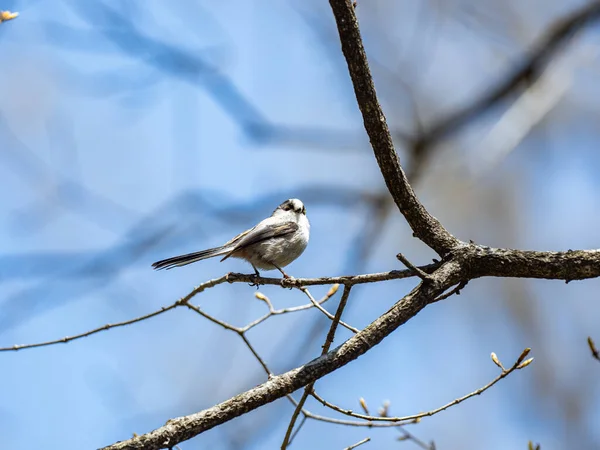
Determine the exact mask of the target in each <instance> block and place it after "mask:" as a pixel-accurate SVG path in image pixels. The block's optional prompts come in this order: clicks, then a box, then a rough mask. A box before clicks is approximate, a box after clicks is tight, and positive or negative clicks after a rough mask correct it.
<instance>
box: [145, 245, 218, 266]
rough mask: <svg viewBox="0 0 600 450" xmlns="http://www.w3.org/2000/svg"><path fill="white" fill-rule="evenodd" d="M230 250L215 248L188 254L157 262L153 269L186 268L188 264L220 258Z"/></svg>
mask: <svg viewBox="0 0 600 450" xmlns="http://www.w3.org/2000/svg"><path fill="white" fill-rule="evenodd" d="M228 251H229V249H228V248H225V247H215V248H209V249H208V250H202V251H200V252H194V253H188V254H186V255H179V256H173V257H172V258H167V259H163V260H160V261H156V262H155V263H154V264H152V267H153V268H154V269H156V270H160V269H172V268H173V267H180V266H186V265H188V264H191V263H194V262H196V261H200V260H202V259H207V258H212V257H213V256H219V255H223V254H225V253H227V252H228Z"/></svg>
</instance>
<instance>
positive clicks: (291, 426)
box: [281, 286, 358, 450]
mask: <svg viewBox="0 0 600 450" xmlns="http://www.w3.org/2000/svg"><path fill="white" fill-rule="evenodd" d="M351 289H352V286H346V287H345V288H344V292H343V293H342V298H341V300H340V303H339V305H338V307H337V311H336V312H335V317H333V320H332V322H331V326H330V327H329V332H328V333H327V337H326V338H325V344H323V350H322V352H321V356H323V355H325V354H326V353H327V352H328V351H329V349H330V348H331V344H333V339H334V338H335V331H336V330H337V327H338V324H341V323H342V320H341V319H342V312H343V311H344V308H345V307H346V303H347V302H348V297H349V296H350V290H351ZM307 293H308V291H307ZM308 295H310V294H308ZM357 332H358V330H357ZM314 385H315V383H314V382H312V383H311V384H309V385H308V386H306V387H305V388H304V393H303V394H302V398H300V401H299V402H298V405H296V409H295V410H294V413H293V414H292V418H291V419H290V424H289V426H288V428H287V431H286V433H285V437H284V438H283V444H282V445H281V449H282V450H285V449H286V448H287V446H288V445H289V443H290V439H291V438H290V436H291V435H292V431H293V430H294V424H295V423H296V420H297V419H298V415H299V414H300V411H302V408H303V407H304V403H305V402H306V399H307V398H308V396H309V395H310V394H311V392H312V390H313V387H314Z"/></svg>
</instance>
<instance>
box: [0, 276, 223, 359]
mask: <svg viewBox="0 0 600 450" xmlns="http://www.w3.org/2000/svg"><path fill="white" fill-rule="evenodd" d="M225 281H227V278H226V276H223V277H220V278H215V279H214V280H209V281H207V282H205V283H202V284H201V285H199V286H197V287H195V288H194V289H193V290H192V291H191V292H190V293H189V294H187V295H186V296H184V297H182V298H180V299H179V300H177V301H176V302H175V303H173V304H171V305H169V306H163V307H162V308H161V309H159V310H157V311H154V312H151V313H149V314H145V315H143V316H139V317H136V318H134V319H130V320H125V321H123V322H117V323H113V324H110V323H109V324H106V325H103V326H101V327H98V328H95V329H93V330H89V331H86V332H85V333H81V334H76V335H74V336H65V337H63V338H61V339H55V340H52V341H46V342H37V343H34V344H22V345H13V346H11V347H0V352H7V351H15V350H23V349H27V348H36V347H45V346H48V345H55V344H65V343H67V342H71V341H75V340H77V339H81V338H84V337H87V336H91V335H92V334H96V333H100V332H101V331H106V330H110V329H112V328H119V327H124V326H126V325H131V324H133V323H137V322H141V321H142V320H146V319H150V318H152V317H156V316H158V315H160V314H163V313H165V312H167V311H170V310H172V309H175V308H177V307H179V306H184V305H186V304H187V302H188V301H189V300H190V299H191V298H192V297H193V296H195V295H196V294H199V293H200V292H202V291H204V290H205V289H208V288H211V287H213V286H216V285H218V284H221V283H224V282H225Z"/></svg>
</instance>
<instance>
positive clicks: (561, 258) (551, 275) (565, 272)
mask: <svg viewBox="0 0 600 450" xmlns="http://www.w3.org/2000/svg"><path fill="white" fill-rule="evenodd" d="M462 251H466V252H467V253H468V255H467V258H466V259H467V261H468V263H467V264H465V266H466V267H465V269H466V270H467V271H468V278H478V277H514V278H545V279H550V280H565V281H566V282H569V281H572V280H584V279H587V278H596V277H599V276H600V250H568V251H566V252H538V251H531V250H512V249H507V248H492V247H485V246H480V245H470V246H468V247H465V248H463V249H462Z"/></svg>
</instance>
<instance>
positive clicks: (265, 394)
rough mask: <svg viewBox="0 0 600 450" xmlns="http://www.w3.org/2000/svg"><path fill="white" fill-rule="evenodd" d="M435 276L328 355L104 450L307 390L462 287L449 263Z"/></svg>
mask: <svg viewBox="0 0 600 450" xmlns="http://www.w3.org/2000/svg"><path fill="white" fill-rule="evenodd" d="M433 277H434V278H433V281H432V282H431V283H422V284H421V285H419V286H418V287H417V288H415V289H413V290H412V291H411V292H410V293H409V294H407V295H406V296H405V297H404V298H403V299H402V300H400V301H398V302H397V303H396V304H395V305H394V306H392V307H391V308H390V309H389V310H388V311H387V312H386V313H385V314H383V315H382V316H380V317H378V318H377V319H376V320H375V321H374V322H372V323H371V324H370V325H369V326H367V327H366V328H365V329H364V330H362V331H360V332H359V333H357V334H356V335H354V336H353V337H351V338H350V339H348V340H347V341H346V342H344V343H343V344H342V345H340V346H339V347H337V348H335V349H333V350H331V351H329V352H328V353H327V354H325V355H323V356H320V357H319V358H316V359H314V360H313V361H310V362H309V363H306V364H304V365H303V366H301V367H298V368H296V369H292V370H290V371H289V372H286V373H284V374H281V375H277V376H273V377H271V378H270V379H269V380H268V381H266V382H265V383H263V384H261V385H259V386H257V387H255V388H253V389H250V390H248V391H246V392H244V393H241V394H238V395H236V396H235V397H232V398H231V399H229V400H226V401H224V402H222V403H220V404H218V405H215V406H213V407H211V408H208V409H205V410H204V411H200V412H198V413H195V414H191V415H189V416H183V417H179V418H175V419H172V420H169V422H168V423H166V424H165V425H164V426H162V427H160V428H158V429H156V430H154V431H151V432H150V433H147V434H144V435H141V436H137V437H134V438H132V439H129V440H127V441H123V442H118V443H116V444H113V445H110V446H108V447H105V449H106V450H109V449H110V450H117V449H119V450H121V449H144V450H153V449H159V448H164V447H169V446H173V445H176V444H178V443H179V442H182V441H185V440H187V439H190V438H192V437H194V436H197V435H198V434H200V433H202V432H204V431H206V430H209V429H211V428H214V427H216V426H217V425H220V424H222V423H225V422H228V421H229V420H231V419H234V418H235V417H239V416H240V415H242V414H245V413H247V412H249V411H252V410H254V409H257V408H259V407H260V406H263V405H265V404H267V403H270V402H272V401H275V400H277V399H279V398H282V397H284V396H286V395H288V394H291V393H292V392H294V391H296V390H297V389H300V388H301V387H304V386H307V385H308V384H310V383H312V382H314V381H316V380H318V379H319V378H322V377H324V376H325V375H327V374H329V373H331V372H333V371H334V370H336V369H338V368H340V367H342V366H344V365H346V364H348V363H349V362H350V361H353V360H355V359H356V358H358V357H359V356H361V355H362V354H364V353H366V352H367V351H369V350H370V349H371V348H373V347H374V346H375V345H377V344H378V343H380V342H381V341H382V340H383V339H384V338H385V337H386V336H388V335H389V334H390V333H392V332H393V331H394V330H395V329H397V328H398V327H399V326H401V325H402V324H404V323H405V322H406V321H408V320H409V319H410V318H412V317H414V316H415V315H416V314H417V313H418V312H419V311H420V310H422V309H423V308H424V307H425V306H427V304H428V303H429V302H430V301H431V300H432V299H434V298H435V297H437V296H438V295H440V294H442V293H443V292H444V291H445V290H446V289H448V288H449V287H451V286H453V285H455V284H456V283H458V282H459V281H460V279H461V278H462V276H461V274H460V266H459V265H458V264H457V263H456V262H454V261H449V262H447V263H445V264H443V265H442V266H441V267H440V268H439V269H438V270H437V271H436V272H435V274H434V275H433Z"/></svg>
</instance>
